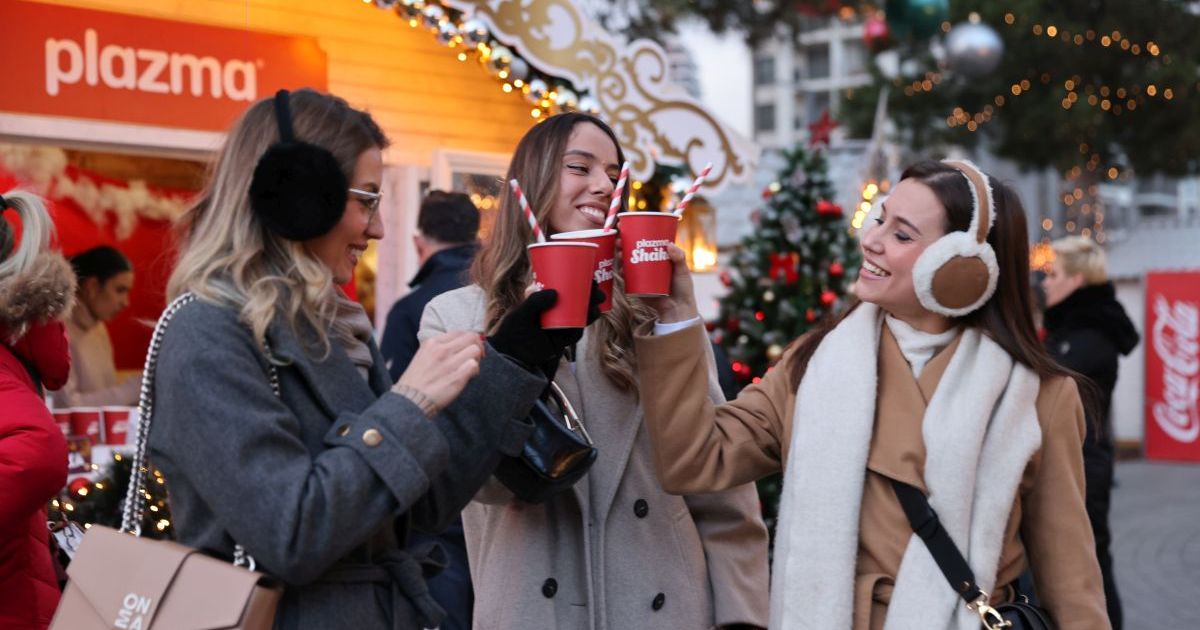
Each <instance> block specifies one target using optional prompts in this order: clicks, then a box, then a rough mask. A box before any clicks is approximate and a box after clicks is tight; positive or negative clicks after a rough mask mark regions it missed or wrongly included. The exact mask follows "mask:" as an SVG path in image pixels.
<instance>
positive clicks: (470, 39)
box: [462, 19, 488, 48]
mask: <svg viewBox="0 0 1200 630" xmlns="http://www.w3.org/2000/svg"><path fill="white" fill-rule="evenodd" d="M487 37H488V31H487V27H486V26H484V25H483V22H482V21H480V20H476V19H470V20H467V21H466V22H463V25H462V38H463V43H464V44H466V45H467V46H470V47H472V48H474V47H475V46H478V45H480V44H482V43H484V42H486V41H487Z"/></svg>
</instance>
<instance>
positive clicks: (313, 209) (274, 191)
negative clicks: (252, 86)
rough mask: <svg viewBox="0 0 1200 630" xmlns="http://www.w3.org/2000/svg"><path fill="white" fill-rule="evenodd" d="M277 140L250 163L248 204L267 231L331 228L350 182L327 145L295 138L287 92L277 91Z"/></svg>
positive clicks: (291, 233)
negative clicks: (251, 167)
mask: <svg viewBox="0 0 1200 630" xmlns="http://www.w3.org/2000/svg"><path fill="white" fill-rule="evenodd" d="M275 119H276V121H277V122H278V123H279V142H277V143H275V144H273V145H271V147H270V148H268V149H267V151H266V153H264V154H263V156H262V157H261V158H259V160H258V165H257V166H255V167H254V178H253V179H252V180H251V181H250V207H251V208H252V209H253V210H254V213H255V215H257V216H258V220H259V221H261V222H262V224H263V225H264V226H265V227H266V228H267V229H268V230H270V231H271V232H274V233H275V234H278V235H279V236H282V237H283V238H286V239H288V240H292V241H304V240H308V239H311V238H316V237H318V236H321V235H322V234H325V233H326V232H328V231H329V230H331V229H333V226H334V225H337V222H338V221H339V220H341V218H342V213H343V212H345V211H346V200H347V198H348V197H349V194H350V193H349V188H350V184H349V182H347V181H346V175H345V174H344V173H342V169H341V167H340V166H339V165H338V162H337V159H336V158H334V157H333V154H332V153H330V152H329V150H327V149H324V148H322V147H319V146H317V145H315V144H311V143H308V142H303V141H300V140H297V139H296V136H295V133H294V132H293V130H292V113H291V108H290V107H289V105H288V91H287V90H279V91H278V92H277V93H276V94H275Z"/></svg>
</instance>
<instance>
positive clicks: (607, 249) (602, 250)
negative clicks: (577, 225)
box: [550, 230, 617, 313]
mask: <svg viewBox="0 0 1200 630" xmlns="http://www.w3.org/2000/svg"><path fill="white" fill-rule="evenodd" d="M550 238H551V239H553V240H557V241H571V242H578V243H595V244H596V247H598V248H599V249H597V250H596V266H595V268H594V269H593V270H592V279H593V280H595V281H596V284H598V285H600V290H601V291H603V292H604V301H603V302H601V303H600V312H601V313H607V312H608V311H610V310H611V309H612V287H613V264H614V263H615V262H616V261H615V258H616V254H615V253H614V250H615V249H616V245H617V231H616V230H608V231H605V230H579V231H576V232H559V233H558V234H555V235H553V236H551V237H550Z"/></svg>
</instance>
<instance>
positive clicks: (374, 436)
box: [362, 429, 383, 446]
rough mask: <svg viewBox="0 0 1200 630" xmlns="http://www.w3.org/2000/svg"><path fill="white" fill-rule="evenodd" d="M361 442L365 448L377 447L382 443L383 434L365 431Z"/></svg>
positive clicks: (370, 430) (371, 430) (375, 431)
mask: <svg viewBox="0 0 1200 630" xmlns="http://www.w3.org/2000/svg"><path fill="white" fill-rule="evenodd" d="M362 441H363V444H366V445H367V446H379V443H380V442H382V441H383V434H382V433H380V432H379V431H377V430H375V429H367V430H366V431H363V435H362Z"/></svg>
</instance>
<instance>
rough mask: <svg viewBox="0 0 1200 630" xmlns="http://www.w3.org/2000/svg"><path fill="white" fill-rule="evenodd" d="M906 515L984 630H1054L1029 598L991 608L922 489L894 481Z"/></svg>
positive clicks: (1018, 596) (1047, 617) (1021, 597)
mask: <svg viewBox="0 0 1200 630" xmlns="http://www.w3.org/2000/svg"><path fill="white" fill-rule="evenodd" d="M891 482H892V489H893V490H895V491H896V497H897V498H899V499H900V506H901V507H903V508H904V515H905V516H906V517H908V524H909V525H911V526H912V529H913V532H914V533H916V534H917V535H918V536H920V537H921V540H922V541H924V542H925V546H926V547H927V548H928V549H929V554H930V555H931V556H933V560H934V561H935V562H937V565H938V568H939V569H941V570H942V575H944V576H946V580H947V581H948V582H950V586H951V587H952V588H953V589H954V591H955V592H956V593H958V594H959V596H960V597H962V598H963V600H964V601H965V602H967V608H968V609H970V610H972V611H974V612H975V613H977V614H978V615H979V621H980V624H981V626H980V627H981V628H982V629H983V630H1003V629H1009V630H1054V624H1052V623H1051V622H1050V615H1047V614H1046V611H1045V610H1042V609H1041V608H1039V607H1037V606H1034V605H1033V604H1031V603H1030V602H1029V598H1027V597H1025V596H1024V595H1021V594H1020V593H1018V594H1017V599H1016V600H1015V601H1011V602H1004V603H1001V604H996V605H995V606H993V605H991V603H990V601H989V597H990V596H989V595H988V594H987V592H985V591H984V590H983V589H981V588H979V585H977V584H976V583H975V573H974V572H973V571H971V566H970V565H968V564H967V561H966V559H965V558H963V555H962V552H960V551H959V550H958V547H957V546H956V545H955V544H954V541H953V540H952V539H951V538H950V534H948V533H946V530H945V529H944V528H943V527H942V524H941V522H940V521H939V520H938V516H937V512H935V511H934V510H933V506H931V505H929V499H927V498H926V497H925V495H924V494H922V493H921V491H920V490H918V489H917V488H914V487H913V486H910V485H908V484H906V483H904V482H902V481H896V480H895V479H892V480H891Z"/></svg>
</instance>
